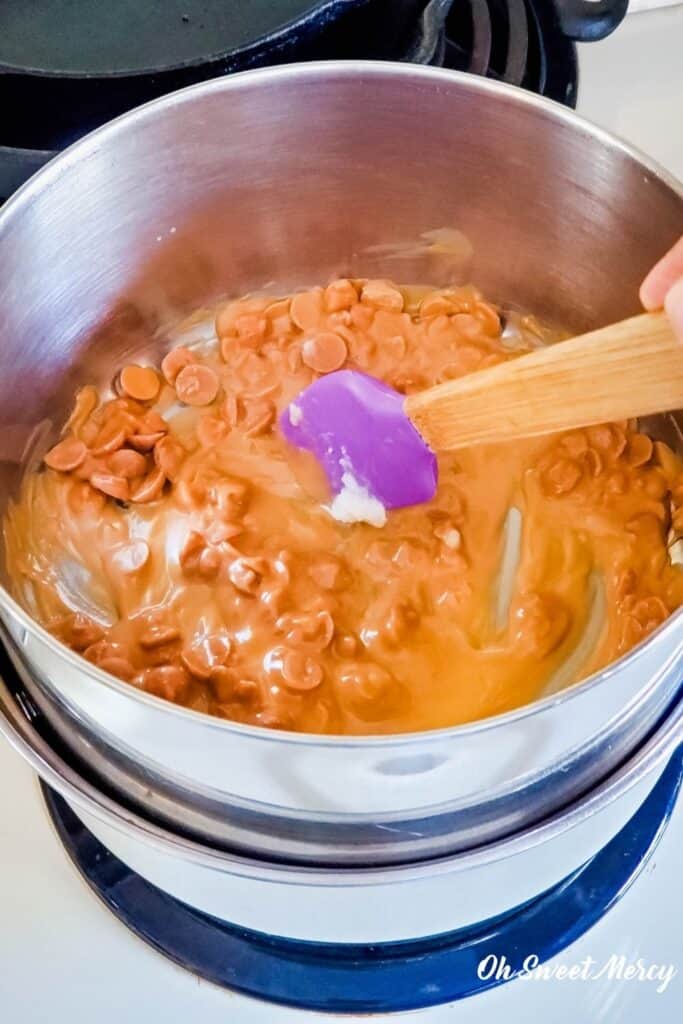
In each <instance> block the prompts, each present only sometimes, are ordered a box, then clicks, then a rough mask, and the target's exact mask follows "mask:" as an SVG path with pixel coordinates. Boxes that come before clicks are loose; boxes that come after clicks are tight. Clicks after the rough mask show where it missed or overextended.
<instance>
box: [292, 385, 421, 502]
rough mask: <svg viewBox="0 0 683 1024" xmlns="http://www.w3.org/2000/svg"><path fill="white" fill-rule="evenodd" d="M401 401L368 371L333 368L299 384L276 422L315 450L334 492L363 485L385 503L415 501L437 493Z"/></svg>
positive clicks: (301, 444) (359, 488) (299, 443)
mask: <svg viewBox="0 0 683 1024" xmlns="http://www.w3.org/2000/svg"><path fill="white" fill-rule="evenodd" d="M404 401H405V396H404V395H401V394H399V392H398V391H394V389H393V388H390V387H388V386H387V385H386V384H383V383H382V381H380V380H377V379H376V378H375V377H369V376H368V375H367V374H365V373H359V372H358V371H357V370H339V371H337V372H336V373H329V374H327V375H326V376H324V377H320V378H319V379H318V380H317V381H315V382H314V383H313V384H311V385H310V387H308V388H306V389H305V390H304V391H302V392H301V394H300V395H298V397H297V398H296V399H295V401H293V402H292V403H291V404H290V405H289V407H288V408H287V409H285V411H284V412H283V414H282V416H281V418H280V424H281V427H282V432H283V434H284V435H285V437H286V438H287V440H288V441H289V442H290V443H291V444H293V445H296V447H297V448H303V449H305V450H306V451H309V452H312V453H313V455H315V456H316V458H317V459H318V461H319V462H320V463H321V465H322V467H323V469H324V470H325V473H326V475H327V478H328V480H329V482H330V486H331V488H332V492H333V494H340V493H341V492H342V491H344V489H346V490H347V491H349V490H350V491H354V492H362V491H365V492H366V493H367V494H368V495H370V496H372V497H373V498H375V499H376V500H377V501H378V502H379V503H380V504H381V505H382V506H384V508H385V509H387V508H400V507H401V506H403V505H417V504H419V503H421V502H424V501H429V500H430V498H433V497H434V494H435V493H436V483H437V470H436V456H435V455H434V452H433V451H432V450H431V448H429V447H428V445H427V444H426V443H425V442H424V441H423V440H422V438H421V437H420V435H419V434H418V432H417V430H416V429H415V427H414V426H413V425H412V423H411V422H410V420H409V419H408V417H407V416H406V414H405V411H404V408H403V403H404Z"/></svg>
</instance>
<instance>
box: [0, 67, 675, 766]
mask: <svg viewBox="0 0 683 1024" xmlns="http://www.w3.org/2000/svg"><path fill="white" fill-rule="evenodd" d="M339 76H342V77H344V76H346V77H348V78H350V79H354V78H356V77H358V76H361V77H362V76H369V77H375V78H386V79H389V80H391V79H393V78H396V77H397V76H398V77H401V78H407V79H413V80H414V81H415V83H416V84H418V83H421V82H423V81H424V82H425V83H426V84H430V83H436V84H437V85H438V84H440V83H441V84H442V85H444V87H446V86H448V85H455V86H456V87H458V88H461V89H463V90H465V91H468V90H471V91H474V92H480V93H488V94H490V95H492V96H494V97H495V96H497V97H500V98H502V99H503V100H505V101H508V102H511V103H514V104H520V105H521V106H523V107H524V106H526V107H528V108H531V109H535V110H537V111H538V112H539V113H540V114H542V115H543V114H545V115H546V116H547V117H549V118H551V119H554V120H556V121H558V122H559V123H564V124H565V125H567V126H569V127H570V128H572V129H574V130H575V131H579V132H583V133H587V134H589V135H591V136H593V137H594V138H595V139H596V140H597V141H598V142H600V143H602V145H603V146H607V147H609V148H611V149H615V150H618V151H620V152H621V153H622V154H623V155H625V156H626V157H628V158H629V159H631V160H634V161H635V162H636V163H638V164H640V165H641V166H642V167H643V169H644V170H646V171H648V172H649V173H650V174H651V175H652V176H653V177H654V178H655V179H658V180H660V181H661V182H662V183H663V184H664V185H665V186H667V187H668V188H669V189H670V190H671V191H672V192H674V194H676V195H677V196H678V197H679V198H680V199H681V202H682V206H683V182H681V181H679V180H677V179H676V178H675V177H674V176H673V175H672V174H670V173H669V172H668V171H666V170H665V169H664V168H663V167H661V166H660V165H659V164H658V163H657V162H656V161H654V160H652V159H651V158H650V157H648V156H647V155H646V154H644V153H642V152H640V150H638V149H637V148H636V147H634V146H631V145H630V143H627V142H625V141H624V140H623V139H621V138H619V137H618V136H616V135H613V134H612V133H610V132H608V131H606V130H605V129H604V128H601V127H600V126H599V125H596V124H594V123H593V122H591V121H589V120H588V119H587V118H584V117H582V116H580V115H578V114H576V113H575V112H574V111H573V110H569V109H568V108H567V107H564V106H562V105H561V104H560V103H556V102H555V101H554V100H549V99H547V98H545V97H543V96H537V95H536V94H535V93H531V92H528V91H527V90H525V89H522V88H519V87H517V86H511V85H507V84H506V83H502V82H496V81H493V80H491V79H488V78H481V77H478V76H474V75H470V74H468V73H467V72H460V71H452V70H450V69H448V68H435V67H428V66H423V65H417V64H408V63H401V62H396V61H362V60H330V61H311V62H310V63H302V64H301V63H297V64H284V65H280V66H276V67H265V68H256V69H252V70H249V71H240V72H236V73H235V74H232V75H228V76H224V77H220V78H214V79H210V80H209V81H206V82H200V83H198V84H196V85H191V86H188V87H187V88H184V89H179V90H176V91H175V92H172V93H169V94H167V95H166V96H162V97H161V98H159V99H156V100H152V101H150V102H149V103H145V104H143V105H141V106H139V107H135V108H134V109H133V110H131V111H128V112H127V113H125V114H122V115H121V116H120V117H117V118H114V119H113V120H111V121H109V122H107V123H106V124H104V125H102V126H101V127H100V128H97V129H95V130H94V131H93V132H90V133H89V134H88V135H85V136H83V138H81V139H79V140H78V141H77V142H75V143H74V144H73V145H71V146H69V147H68V148H67V149H65V150H64V151H63V152H61V153H59V154H58V155H57V156H55V157H54V158H53V159H52V160H50V161H49V162H48V163H47V164H45V166H44V167H42V168H41V169H40V170H39V171H38V172H37V173H36V174H34V175H33V176H32V177H31V178H29V179H28V181H26V182H25V183H24V184H23V185H22V186H21V187H20V188H19V189H18V190H17V191H16V192H15V193H14V194H13V195H12V196H11V198H10V199H9V200H8V201H7V202H6V203H5V205H4V206H3V208H2V209H1V210H0V245H1V243H2V235H3V232H4V231H5V230H7V228H8V225H11V222H12V219H13V218H15V217H17V216H19V215H20V214H21V211H22V210H23V209H24V208H26V207H28V206H30V204H31V202H32V200H33V198H34V197H35V196H36V195H37V194H39V193H40V192H42V191H43V190H45V189H48V188H49V187H50V184H51V182H52V181H53V180H55V179H56V178H57V177H58V176H59V175H60V174H61V173H63V172H64V171H66V170H68V169H69V167H70V166H71V165H72V164H74V163H82V162H83V160H85V159H87V157H88V155H89V154H90V153H92V152H93V151H97V150H99V149H100V148H101V147H102V146H103V145H104V144H112V143H114V144H115V141H116V136H117V134H118V133H120V132H122V131H125V130H126V129H127V127H128V125H129V124H134V123H137V122H145V121H146V120H147V119H148V118H150V117H154V116H155V115H156V114H157V113H158V112H160V111H165V110H166V109H172V108H173V107H175V106H177V105H179V104H183V103H189V102H192V101H193V100H194V98H195V97H199V96H202V95H205V94H211V93H219V92H225V93H227V94H230V93H231V92H233V91H234V92H239V91H240V89H242V88H245V87H246V88H249V87H251V86H252V85H254V84H255V85H256V86H258V85H269V84H271V83H272V82H275V83H276V84H278V83H287V82H288V81H290V80H297V79H303V80H305V81H307V82H309V83H312V84H314V83H315V82H316V81H318V80H320V79H323V80H324V79H328V78H335V77H339ZM0 608H1V609H4V610H5V611H6V612H8V613H9V615H10V616H11V617H12V618H13V619H14V620H15V621H18V622H19V623H20V624H21V625H22V626H23V628H24V629H25V630H26V631H27V632H28V633H29V634H34V635H35V636H36V637H37V638H38V640H40V641H41V642H42V643H43V644H45V645H46V646H47V647H48V649H49V650H50V651H51V652H52V653H53V654H54V655H55V656H56V658H57V659H62V660H63V661H65V662H66V663H68V664H69V665H71V666H72V667H73V668H74V669H75V670H77V671H78V670H80V671H81V672H83V673H84V674H85V675H87V676H89V677H90V678H91V679H92V680H93V681H94V682H95V683H97V685H100V686H101V685H104V686H107V687H108V688H109V689H110V690H114V691H115V692H116V693H117V694H119V695H121V696H124V697H127V698H129V699H131V700H134V701H137V702H139V703H141V704H145V705H148V706H151V707H152V708H154V709H156V710H157V711H163V712H165V713H167V714H172V715H176V716H180V717H182V718H187V717H188V716H190V717H191V718H192V719H193V720H195V721H196V722H197V723H198V724H199V723H201V724H203V726H205V727H210V728H212V729H218V730H222V731H224V732H225V733H226V734H231V733H238V734H239V735H243V736H251V737H252V738H254V739H257V740H262V741H264V740H266V741H269V742H278V743H282V744H296V745H299V746H305V745H311V746H318V745H322V746H325V747H348V748H350V749H353V748H356V747H361V746H362V747H364V748H366V747H387V746H391V747H395V746H407V745H411V744H414V743H425V742H430V741H432V740H437V741H438V740H439V739H445V738H449V739H450V738H452V737H457V736H464V735H472V734H475V733H482V732H486V731H487V730H489V729H495V728H499V727H503V726H505V725H507V724H508V723H510V722H513V721H518V720H521V719H524V718H527V717H529V716H531V715H534V714H537V713H538V714H540V713H542V712H543V711H544V710H545V709H546V708H549V707H554V706H556V705H558V704H561V703H565V702H567V701H570V700H572V699H573V698H575V697H578V696H580V695H581V694H582V693H584V692H585V691H586V690H588V689H592V688H593V687H594V686H598V685H600V684H602V683H605V682H608V681H609V680H610V679H611V677H612V676H613V675H614V674H615V673H617V672H620V671H621V670H622V669H624V668H626V667H627V666H628V665H630V664H631V663H632V662H633V661H634V660H635V659H636V658H637V657H638V656H639V655H640V654H641V652H642V651H643V650H645V648H649V647H654V645H655V644H656V643H657V642H658V641H659V640H661V639H662V638H663V637H666V636H668V634H669V632H673V631H675V630H676V629H677V628H678V627H679V626H680V627H681V629H680V632H681V641H682V642H683V608H680V609H678V610H677V611H675V612H674V613H673V614H672V615H671V616H669V618H668V619H667V620H666V621H665V622H664V623H662V624H661V626H659V627H658V628H657V629H656V630H655V631H654V632H653V633H651V634H650V636H649V637H647V638H646V639H645V640H643V641H641V642H640V643H639V644H637V645H636V646H635V647H634V648H632V649H631V650H630V651H629V652H628V653H627V654H625V655H624V656H622V657H621V658H619V659H618V660H616V661H614V662H612V663H611V664H610V665H607V666H606V667H605V668H604V669H602V670H600V671H598V672H594V673H592V674H591V675H590V676H588V677H587V678H586V679H583V680H580V681H579V682H578V683H574V684H573V685H572V686H569V687H567V688H566V689H564V690H562V691H560V692H559V693H557V694H551V695H549V696H547V697H542V698H540V699H539V700H536V701H532V702H531V703H529V704H525V705H523V706H522V707H520V708H515V709H513V710H512V711H507V712H504V713H502V714H499V715H492V716H489V717H487V718H482V719H479V720H477V721H475V722H467V723H464V724H461V725H455V726H446V727H444V728H442V729H431V730H423V731H421V732H405V733H394V734H375V735H373V734H369V735H364V736H344V735H340V734H318V733H299V732H292V731H288V730H284V729H282V730H275V729H267V728H264V727H263V726H255V725H245V724H243V723H240V722H233V721H231V720H229V719H223V718H217V717H216V716H213V715H208V714H206V713H205V712H201V711H195V710H192V709H190V708H185V707H182V706H180V705H177V704H172V703H171V702H169V701H165V700H163V699H162V698H161V697H155V696H153V695H152V694H148V693H144V692H143V691H141V690H137V689H135V688H134V687H133V686H131V685H130V684H128V683H124V682H122V681H121V680H118V679H116V678H115V677H114V676H111V675H108V674H107V673H106V672H103V671H102V670H101V669H99V668H96V667H95V666H94V665H92V664H91V663H90V662H88V661H87V660H86V659H85V658H82V657H81V656H80V655H78V654H76V652H74V651H72V650H70V649H69V648H68V647H66V646H65V645H64V644H62V643H60V642H59V641H58V640H56V639H55V637H53V636H52V635H51V634H50V633H49V632H48V631H47V630H46V629H45V627H44V626H41V625H40V624H39V623H38V622H37V621H36V620H35V619H33V617H32V616H31V615H30V614H29V613H28V612H27V611H25V610H24V609H23V608H22V607H21V605H19V604H18V602H17V601H16V600H15V599H14V598H13V597H12V596H11V595H10V593H9V592H8V591H7V590H6V588H5V587H4V585H2V584H0ZM19 646H21V643H20V644H19Z"/></svg>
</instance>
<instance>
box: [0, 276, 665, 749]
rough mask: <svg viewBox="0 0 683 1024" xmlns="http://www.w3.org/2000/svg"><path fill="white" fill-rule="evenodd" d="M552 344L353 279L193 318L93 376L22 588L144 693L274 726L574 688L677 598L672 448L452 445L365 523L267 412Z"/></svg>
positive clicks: (87, 650) (392, 714) (29, 529)
mask: <svg viewBox="0 0 683 1024" xmlns="http://www.w3.org/2000/svg"><path fill="white" fill-rule="evenodd" d="M179 340H182V341H183V344H181V345H178V341H179ZM551 340H553V338H552V336H550V335H549V334H548V332H546V331H544V330H542V329H541V328H540V327H539V326H538V324H536V323H535V322H534V321H533V319H532V318H523V317H520V316H515V315H513V314H510V315H509V316H508V317H507V318H506V322H505V323H503V322H502V321H501V318H500V316H499V314H498V312H497V310H496V309H495V308H494V307H492V306H491V305H489V304H487V303H486V302H485V301H484V300H483V299H482V297H481V296H480V295H479V293H478V292H477V291H476V290H475V289H473V288H471V287H467V288H458V289H451V290H446V291H439V292H434V291H430V290H429V289H427V288H413V287H411V288H408V287H405V288H399V287H398V286H395V285H393V284H391V283H390V282H386V281H370V282H361V281H347V280H343V281H338V282H333V283H332V284H331V285H329V286H328V287H327V288H314V289H312V290H309V291H306V292H300V293H297V294H295V295H293V296H289V297H273V296H257V297H248V298H245V299H242V300H239V301H234V302H230V303H228V304H227V305H225V306H222V307H221V308H220V309H219V310H218V313H217V316H216V319H215V332H214V327H213V317H212V318H211V319H210V320H209V321H206V319H205V317H203V315H199V314H198V316H197V317H196V318H195V319H194V322H190V323H186V324H184V325H181V327H180V328H179V329H178V332H177V334H176V336H174V337H173V338H169V352H168V354H167V356H166V358H165V359H164V361H163V363H162V367H161V368H160V369H157V368H141V367H130V366H129V367H124V368H122V369H121V371H120V372H119V374H118V376H117V381H116V385H115V388H116V391H117V393H118V397H113V398H112V397H111V395H110V396H100V395H98V394H97V393H96V392H95V390H94V389H92V388H85V389H83V390H82V391H81V392H80V393H79V395H78V396H77V399H76V404H75V409H74V413H73V415H72V417H71V419H70V421H69V423H68V424H67V426H66V427H65V430H64V435H63V440H62V441H61V442H60V443H59V444H58V445H57V446H55V448H53V449H52V450H51V451H50V452H49V453H48V454H47V455H46V456H45V461H44V465H43V466H42V467H41V468H40V469H37V470H33V471H30V472H28V473H27V475H26V477H25V479H24V483H23V489H22V492H21V495H20V497H19V499H18V501H17V502H16V503H14V504H13V505H12V506H11V508H10V510H9V513H8V515H7V518H6V521H5V541H6V548H7V557H8V565H9V569H10V573H11V578H12V581H13V584H14V587H15V592H16V595H17V596H18V598H19V599H20V600H21V601H22V603H23V604H24V605H25V606H26V607H27V608H28V609H29V610H30V611H31V612H32V614H33V615H34V616H35V617H36V618H37V619H38V620H39V621H40V622H42V623H44V624H45V625H46V626H47V627H48V628H49V629H50V630H51V631H52V632H53V633H54V635H55V636H57V637H59V638H60V639H61V640H63V641H64V642H65V643H67V644H68V645H69V646H71V647H72V648H73V649H74V650H76V651H78V652H80V653H82V654H83V656H84V657H85V658H87V659H89V660H90V661H92V662H93V663H95V664H96V665H98V666H100V667H101V668H103V669H104V670H106V671H108V672H111V673H113V674H114V675H116V676H118V677H119V678H121V679H123V680H125V681H127V682H129V683H130V684H131V685H132V686H135V687H138V688H140V689H143V690H145V691H147V692H149V693H152V694H155V695H157V696H160V697H163V698H165V699H167V700H170V701H175V702H176V703H178V704H183V705H186V706H188V707H191V708H195V709H197V710H200V711H205V712H209V713H211V714H215V715H219V716H222V717H224V718H230V719H235V720H237V721H241V722H249V723H254V724H260V725H264V726H269V727H273V728H285V729H295V730H301V731H308V732H329V733H357V734H358V733H394V732H402V731H409V730H420V729H429V728H435V727H441V726H447V725H452V724H456V723H461V722H468V721H472V720H474V719H478V718H482V717H486V716H489V715H493V714H496V713H499V712H502V711H506V710H509V709H512V708H515V707H518V706H519V705H522V704H524V703H525V702H528V701H531V700H534V699H536V698H538V697H539V696H541V695H542V694H544V693H546V692H548V691H550V690H553V689H558V688H560V687H561V686H565V685H567V684H569V683H571V682H574V681H576V680H577V679H579V678H582V677H584V676H586V675H588V674H589V673H590V672H592V671H594V670H595V669H597V668H600V667H602V666H604V665H606V664H608V663H609V662H610V661H612V660H613V659H614V658H616V657H617V656H619V655H620V654H622V653H623V652H625V651H626V650H628V649H629V648H630V647H632V646H633V645H634V644H635V643H637V642H638V641H640V640H641V639H642V638H643V637H644V636H646V635H647V634H648V633H649V632H650V631H651V630H652V629H653V628H655V627H656V626H657V625H659V624H660V623H661V622H662V621H663V620H664V619H665V618H666V617H667V615H668V614H669V613H670V612H671V611H673V610H674V609H675V608H677V607H678V606H679V605H680V604H681V602H682V601H683V572H682V571H681V569H680V568H679V566H678V565H677V564H672V560H671V552H670V550H669V547H670V546H671V543H672V539H673V538H675V536H676V531H677V530H678V528H679V527H681V526H683V512H682V513H678V512H677V507H678V503H679V502H681V503H683V465H682V464H681V461H680V460H679V458H678V457H677V456H676V455H674V454H673V452H672V451H671V450H670V449H669V448H667V447H666V446H665V445H664V444H662V443H660V442H655V443H653V442H652V440H651V439H650V438H649V437H647V436H645V435H644V434H642V433H638V432H637V431H636V430H635V429H633V428H632V426H631V425H629V424H626V423H621V424H611V425H603V426H598V427H593V428H590V429H587V430H580V431H573V432H571V433H568V434H563V435H558V436H554V437H552V438H544V439H540V440H539V439H535V440H533V441H529V442H525V443H516V444H515V445H514V446H513V445H510V446H498V447H496V448H493V447H490V448H484V447H482V448H473V449H471V450H469V451H465V452H459V453H457V454H456V455H444V456H442V457H440V459H439V474H440V477H439V479H440V483H439V490H438V494H437V496H436V498H435V500H434V501H432V502H431V503H430V504H428V505H424V506H419V507H413V508H408V509H402V510H398V511H394V512H390V513H389V515H388V521H387V524H386V526H384V527H383V528H381V529H377V528H375V527H373V526H369V525H364V524H356V525H344V524H341V523H339V522H337V521H335V520H334V519H333V518H332V517H331V516H330V514H329V512H328V510H327V508H326V505H327V503H328V501H329V495H328V494H327V493H326V490H325V484H324V481H323V480H322V478H321V474H320V472H319V471H318V469H317V467H316V466H315V465H314V464H311V462H310V461H308V459H307V457H305V456H303V455H302V454H301V453H296V452H294V451H292V450H291V449H289V448H288V447H287V445H286V444H285V442H284V441H283V440H282V438H281V437H280V436H279V434H278V431H277V428H276V426H275V424H276V415H277V414H278V413H279V412H280V411H281V410H282V409H283V408H284V407H285V406H286V405H287V404H288V403H289V401H290V400H291V399H292V398H294V397H295V395H296V394H297V393H298V392H299V391H300V390H301V389H302V388H303V387H305V386H306V385H307V384H309V383H310V382H311V381H312V380H313V379H315V377H316V375H318V374H320V373H326V372H330V371H332V370H334V369H338V368H339V367H341V366H346V367H350V368H357V369H361V370H364V371H367V372H370V373H372V374H374V375H376V376H378V377H381V378H382V379H384V380H386V381H387V382H388V383H390V384H391V385H393V386H394V387H396V388H398V389H399V390H401V391H403V392H406V393H408V392H410V391H414V390H417V389H421V388H424V387H427V386H429V385H431V384H433V383H436V382H439V381H442V380H444V379H446V378H448V377H454V376H458V375H461V374H465V373H469V372H471V371H473V370H477V369H480V368H483V367H485V366H489V365H492V364H494V363H496V362H499V361H501V360H504V359H509V358H514V357H515V356H516V355H519V354H520V353H522V352H524V351H526V350H529V349H530V348H532V347H534V346H535V345H539V344H543V343H547V342H548V341H551ZM492 415H495V410H492ZM408 471H409V468H408ZM676 548H677V545H676V544H674V545H673V548H672V550H673V551H674V552H675V551H676ZM675 561H676V558H675V557H674V558H673V562H674V563H675Z"/></svg>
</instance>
